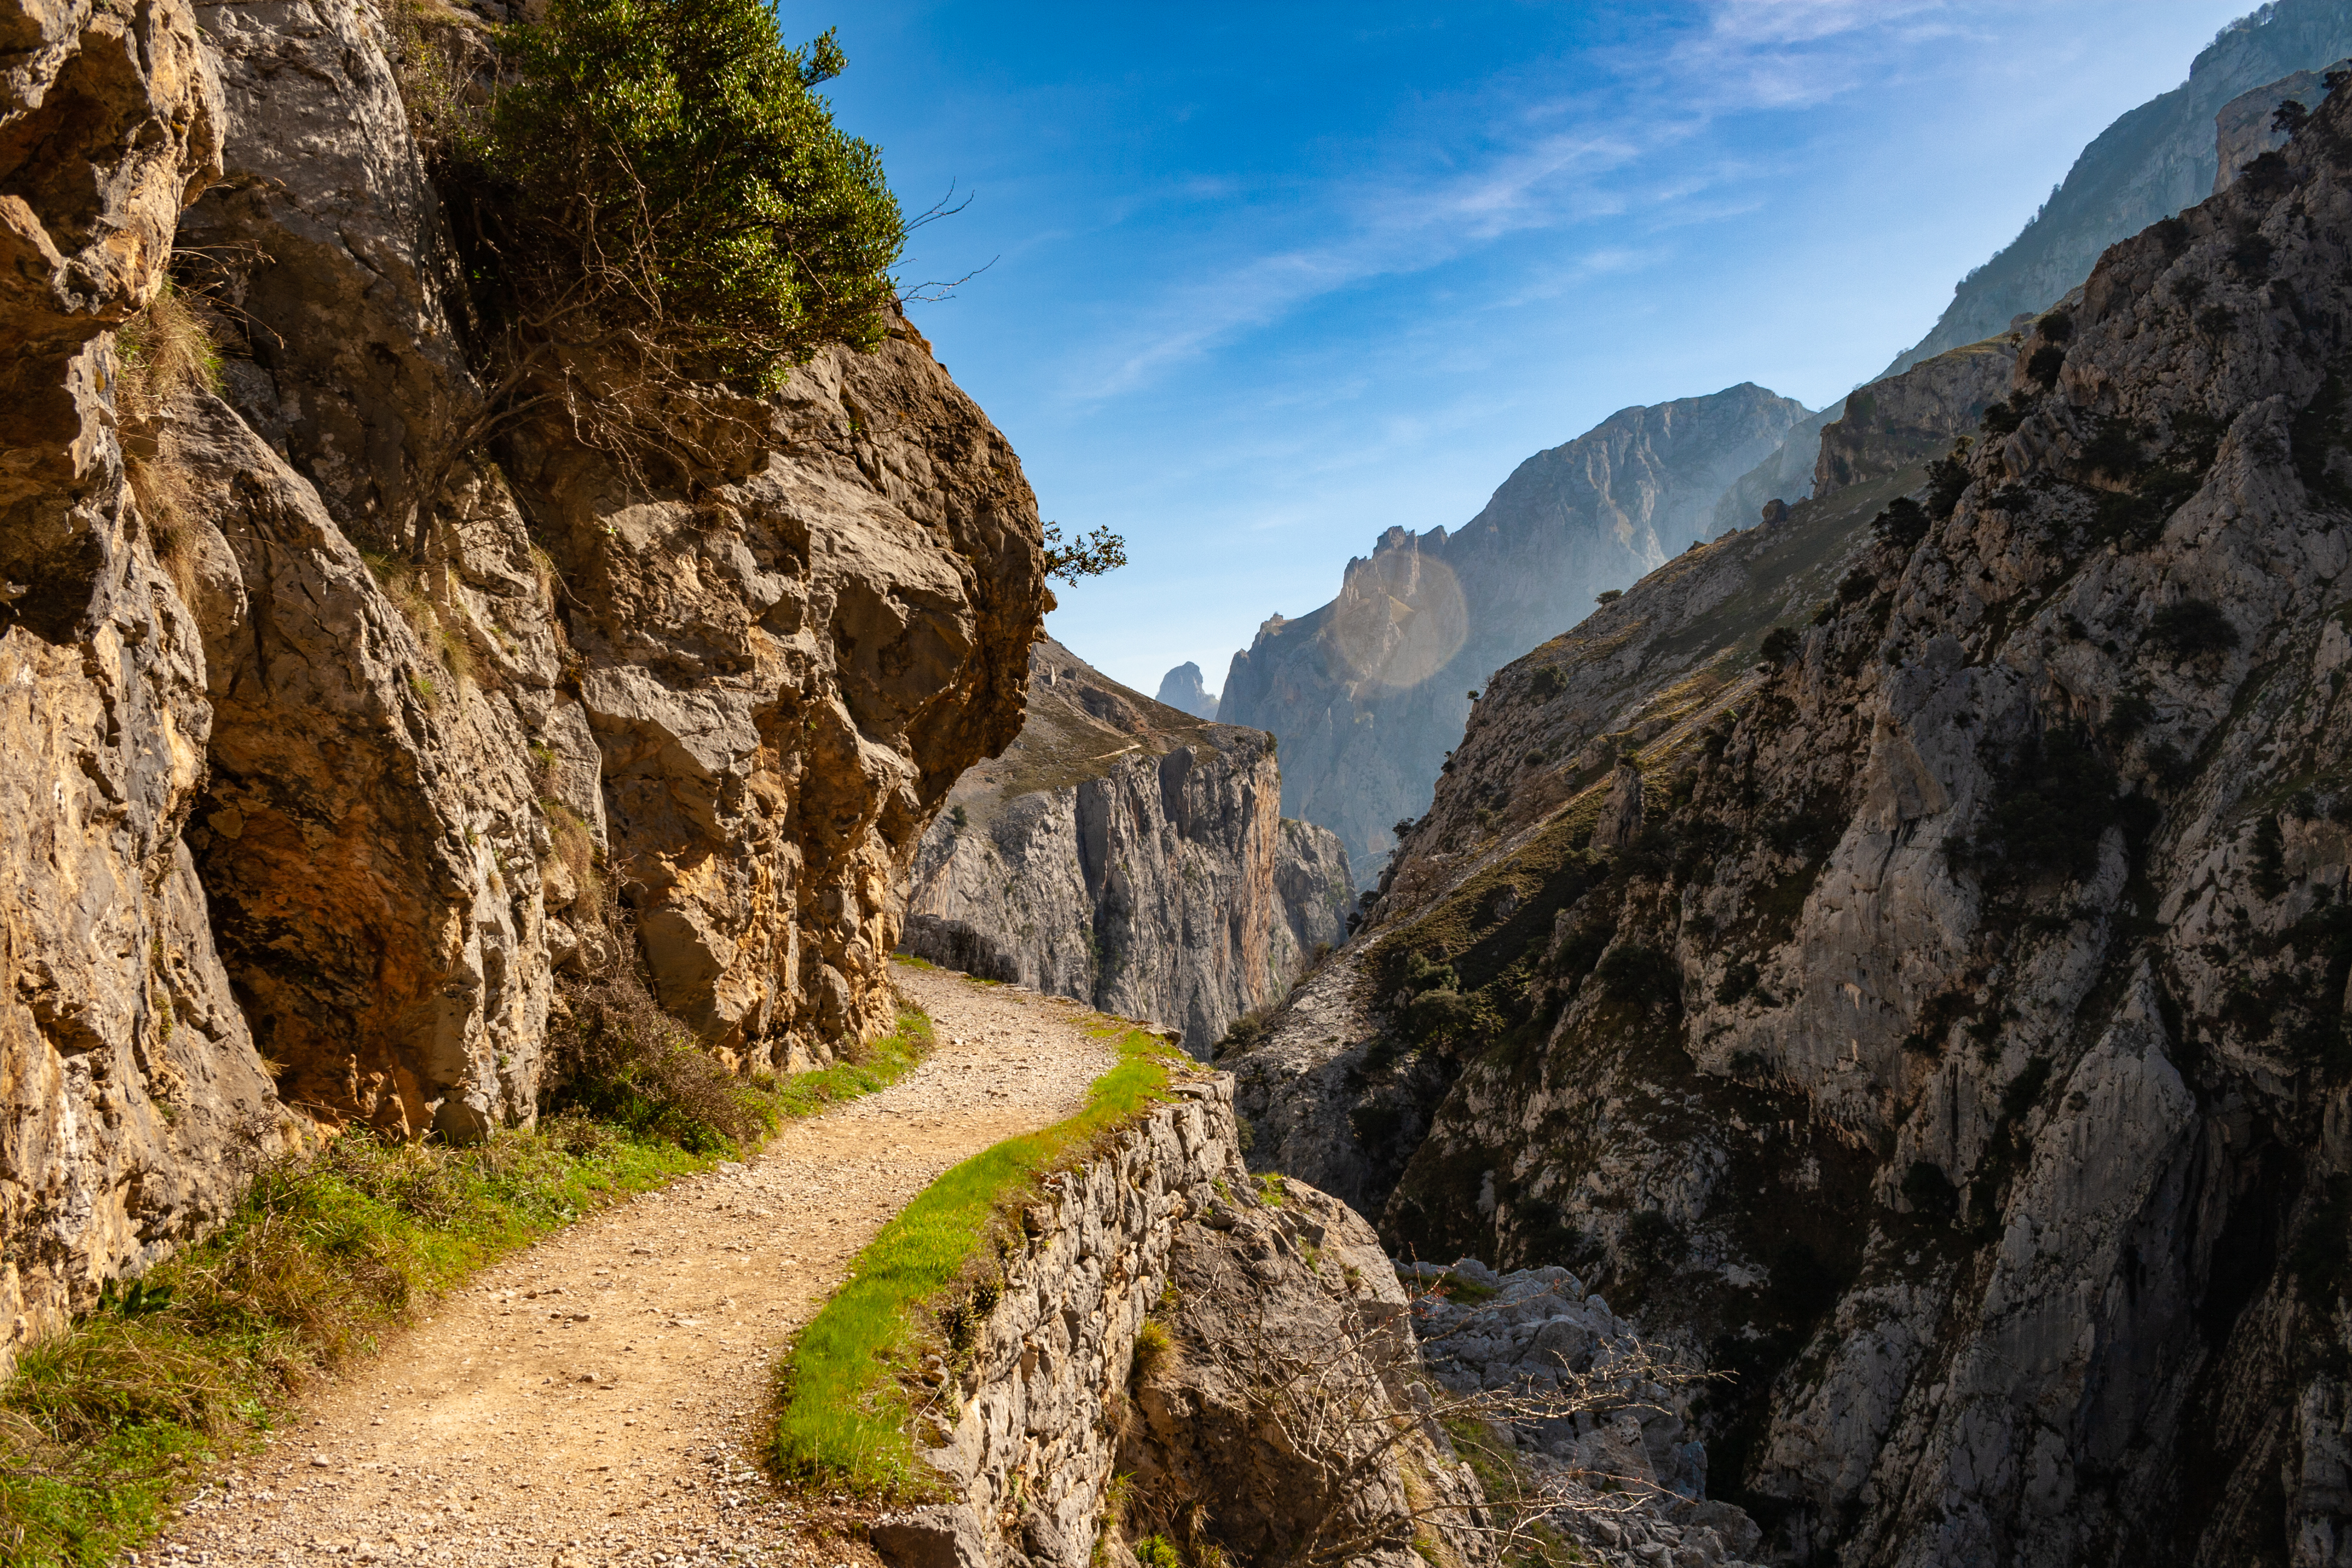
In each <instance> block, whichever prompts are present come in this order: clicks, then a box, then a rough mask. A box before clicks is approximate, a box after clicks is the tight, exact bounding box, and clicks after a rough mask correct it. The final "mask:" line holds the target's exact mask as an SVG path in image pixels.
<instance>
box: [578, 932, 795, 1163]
mask: <svg viewBox="0 0 2352 1568" xmlns="http://www.w3.org/2000/svg"><path fill="white" fill-rule="evenodd" d="M571 1002H572V1010H571V1016H569V1017H568V1018H566V1019H565V1020H563V1022H562V1024H561V1025H559V1026H555V1027H554V1028H551V1030H550V1031H549V1032H550V1035H551V1039H552V1040H553V1043H554V1044H555V1047H556V1051H557V1070H558V1072H559V1073H560V1074H561V1075H562V1076H561V1081H560V1083H559V1084H558V1086H557V1087H556V1088H555V1089H554V1090H553V1091H552V1093H551V1096H550V1097H549V1099H550V1104H551V1107H552V1108H553V1109H558V1110H579V1111H583V1112H585V1113H587V1114H589V1115H592V1116H595V1117H597V1118H600V1119H602V1120H604V1121H612V1122H615V1123H617V1124H619V1125H620V1126H623V1127H626V1128H629V1129H630V1130H631V1131H635V1132H637V1133H639V1134H641V1135H644V1136H648V1137H657V1138H662V1139H665V1140H667V1141H668V1142H675V1143H677V1145H678V1146H679V1147H680V1148H684V1149H688V1150H691V1151H693V1152H697V1153H709V1152H718V1151H720V1150H723V1149H726V1148H728V1147H730V1145H733V1144H736V1143H739V1142H744V1141H746V1140H748V1139H750V1138H751V1137H752V1136H753V1135H754V1134H756V1133H758V1132H759V1131H761V1117H760V1114H759V1111H758V1110H756V1109H755V1107H754V1105H753V1104H752V1103H751V1101H750V1100H748V1099H747V1097H746V1095H745V1093H744V1091H743V1090H742V1089H740V1088H739V1087H738V1085H737V1084H736V1082H735V1080H734V1079H733V1078H732V1077H731V1076H730V1074H729V1073H728V1071H727V1069H726V1068H722V1067H720V1066H719V1063H718V1062H717V1061H715V1060H714V1059H712V1058H711V1057H710V1055H709V1053H708V1052H706V1051H704V1050H703V1049H702V1048H701V1046H700V1044H699V1043H698V1041H697V1040H696V1039H695V1038H694V1037H693V1036H692V1035H691V1034H689V1033H688V1031H687V1030H686V1028H685V1027H684V1026H682V1025H680V1024H678V1023H677V1020H675V1019H673V1018H671V1017H670V1016H668V1015H667V1014H665V1013H664V1012H663V1011H662V1010H661V1009H660V1008H659V1007H658V1006H657V1005H655V1003H654V999H653V997H652V996H651V995H650V994H647V992H646V989H645V986H644V985H643V984H641V983H639V982H638V981H637V980H636V978H635V975H633V974H622V975H618V976H614V977H612V978H608V979H605V980H603V981H600V982H598V983H596V984H590V985H586V986H583V987H581V988H579V989H578V990H577V991H575V992H574V993H573V994H572V998H571Z"/></svg>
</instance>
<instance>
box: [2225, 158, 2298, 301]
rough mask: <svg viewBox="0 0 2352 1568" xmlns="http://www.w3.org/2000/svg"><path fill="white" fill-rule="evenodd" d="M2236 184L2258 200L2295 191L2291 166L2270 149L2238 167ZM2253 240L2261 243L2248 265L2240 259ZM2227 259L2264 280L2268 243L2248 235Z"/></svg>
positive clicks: (2266, 271) (2268, 260)
mask: <svg viewBox="0 0 2352 1568" xmlns="http://www.w3.org/2000/svg"><path fill="white" fill-rule="evenodd" d="M2238 184H2240V185H2242V186H2243V187H2244V188H2245V191H2246V194H2247V195H2251V196H2253V197H2255V198H2256V199H2258V200H2266V199H2268V198H2271V197H2273V196H2281V195H2285V194H2286V193H2287V192H2289V191H2291V190H2293V189H2294V164H2292V163H2288V162H2287V161H2286V155H2285V154H2284V153H2281V152H2280V151H2279V150H2278V149H2277V148H2275V147H2273V148H2272V149H2271V150H2270V151H2269V152H2267V153H2263V154H2261V155H2260V156H2258V157H2255V158H2252V159H2250V160H2248V161H2247V162H2246V163H2243V164H2242V165H2240V167H2239V169H2238ZM2252 240H2262V250H2261V251H2260V253H2259V257H2260V258H2259V260H2254V261H2252V262H2251V263H2250V262H2249V261H2246V260H2241V259H2240V257H2241V253H2242V252H2244V251H2246V250H2247V249H2248V242H2249V241H2252ZM2230 259H2231V261H2233V262H2237V263H2238V265H2239V268H2240V269H2241V270H2242V271H2243V272H2245V273H2246V275H2247V276H2249V277H2252V278H2262V277H2266V276H2268V274H2269V272H2270V261H2271V247H2270V242H2269V241H2268V240H2264V239H2263V238H2262V236H2260V235H2248V236H2247V237H2246V238H2245V239H2242V240H2240V241H2239V242H2238V246H2237V248H2236V249H2234V250H2232V251H2231V253H2230Z"/></svg>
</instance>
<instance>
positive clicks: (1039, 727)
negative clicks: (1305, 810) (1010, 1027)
mask: <svg viewBox="0 0 2352 1568" xmlns="http://www.w3.org/2000/svg"><path fill="white" fill-rule="evenodd" d="M1281 788H1282V784H1281V775H1280V772H1279V770H1278V769H1277V767H1276V763H1275V752H1274V742H1273V741H1272V739H1271V738H1270V737H1268V736H1266V735H1265V734H1263V733H1261V732H1259V731H1255V730H1244V729H1241V728H1238V727H1237V726H1234V725H1230V724H1210V723H1204V722H1202V721H1199V720H1196V719H1193V718H1192V717H1191V716H1190V715H1188V714H1183V713H1180V712H1178V711H1176V710H1174V709H1171V708H1169V707H1166V706H1164V705H1162V704H1160V703H1157V702H1153V701H1150V700H1148V699H1146V698H1145V697H1143V696H1142V695H1140V694H1139V693H1137V692H1134V691H1130V690H1129V689H1127V688H1125V687H1123V686H1120V685H1119V684H1118V682H1116V681H1114V680H1111V679H1108V677H1106V676H1104V675H1102V674H1101V673H1100V672H1099V671H1097V670H1096V669H1094V668H1090V667H1089V666H1087V664H1085V663H1083V662H1082V661H1080V660H1079V659H1077V658H1076V657H1074V656H1073V655H1072V654H1071V653H1070V651H1069V650H1068V649H1067V648H1065V647H1062V646H1061V645H1060V644H1059V643H1055V642H1050V641H1049V642H1041V643H1039V644H1038V645H1036V647H1035V648H1034V650H1033V651H1032V653H1031V656H1030V697H1029V715H1028V720H1027V722H1026V723H1025V724H1024V726H1023V729H1022V731H1021V735H1020V738H1019V739H1018V740H1016V741H1015V742H1013V745H1012V746H1011V747H1010V748H1009V749H1008V750H1006V751H1005V752H1004V754H1003V756H1002V757H1000V758H998V759H997V760H995V761H994V762H992V763H984V764H982V766H980V767H978V768H975V769H973V770H972V771H971V773H967V774H965V775H964V776H963V778H961V780H959V781H958V782H957V784H956V785H955V788H954V789H953V790H951V791H950V793H949V795H948V805H947V810H946V812H945V814H944V815H943V816H940V818H939V819H938V820H937V821H936V822H935V823H933V824H932V826H931V828H930V830H929V832H928V833H927V834H926V835H925V836H924V837H923V841H922V847H921V849H920V850H919V853H918V854H917V856H916V858H915V868H914V876H913V881H912V883H911V891H910V893H909V895H908V905H907V909H908V916H907V925H906V933H905V936H904V938H903V941H904V944H905V948H906V950H907V951H908V952H913V953H916V954H918V955H919V956H921V957H924V958H928V959H930V960H931V961H933V962H934V963H942V964H945V965H947V966H948V967H950V968H952V969H960V970H964V971H967V972H969V973H975V974H982V975H986V976H989V977H991V978H994V979H999V980H1011V981H1017V982H1019V983H1021V984H1024V985H1033V986H1034V987H1036V988H1037V989H1039V990H1041V991H1045V992H1049V993H1051V994H1055V995H1062V996H1075V997H1077V998H1079V999H1081V1000H1083V1001H1086V1002H1089V1003H1091V1004H1093V1005H1095V1006H1097V1007H1100V1008H1102V1009H1104V1010H1105V1011H1107V1012H1112V1013H1117V1014H1119V1015H1120V1016H1127V1017H1140V1018H1156V1019H1159V1020H1161V1021H1162V1022H1164V1023H1166V1024H1168V1025H1169V1026H1171V1027H1174V1028H1176V1029H1178V1030H1179V1031H1181V1034H1182V1036H1183V1038H1184V1043H1185V1045H1186V1046H1187V1047H1189V1048H1190V1049H1192V1051H1194V1052H1196V1053H1201V1054H1205V1053H1206V1052H1207V1050H1208V1048H1209V1047H1210V1046H1211V1045H1213V1044H1214V1043H1215V1042H1216V1040H1217V1039H1218V1038H1219V1037H1222V1036H1223V1034H1224V1033H1225V1031H1226V1029H1227V1028H1228V1027H1230V1026H1232V1024H1233V1022H1234V1019H1235V1018H1237V1017H1239V1016H1242V1015H1243V1014H1244V1013H1248V1012H1252V1011H1255V1010H1256V1009H1258V1008H1262V1007H1265V1006H1269V1005H1272V1004H1274V1003H1276V1002H1277V1001H1279V1000H1281V998H1282V996H1283V994H1285V993H1286V992H1287V991H1288V990H1289V988H1290V985H1291V983H1292V982H1293V981H1294V980H1296V979H1297V977H1298V975H1299V973H1301V972H1302V971H1303V970H1304V969H1305V968H1306V967H1307V964H1308V963H1310V962H1312V961H1313V959H1314V958H1315V956H1316V954H1317V952H1318V950H1328V949H1329V948H1331V947H1335V946H1337V945H1338V944H1339V942H1343V941H1345V940H1346V938H1347V934H1348V932H1347V915H1348V912H1349V908H1350V907H1351V906H1352V903H1353V900H1354V889H1353V887H1352V884H1351V883H1350V881H1349V877H1348V858H1347V852H1346V851H1345V850H1344V849H1342V848H1341V847H1339V840H1338V839H1337V838H1335V837H1333V836H1332V835H1331V834H1329V833H1328V832H1326V831H1324V830H1323V829H1321V828H1319V827H1314V826H1308V825H1307V824H1306V823H1302V822H1297V821H1289V820H1285V819H1284V818H1283V817H1282V816H1281V815H1280V811H1281Z"/></svg>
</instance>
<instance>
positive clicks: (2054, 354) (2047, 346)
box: [2025, 343, 2066, 386]
mask: <svg viewBox="0 0 2352 1568" xmlns="http://www.w3.org/2000/svg"><path fill="white" fill-rule="evenodd" d="M2065 363H2066V351H2065V350H2064V349H2063V348H2060V347H2059V346H2058V345H2057V344H2056V343H2043V344H2042V346H2041V347H2040V348H2038V349H2035V350H2034V351H2033V353H2032V354H2031V355H2029V356H2028V357H2027V359H2026V362H2025V377H2026V379H2027V380H2028V381H2032V382H2034V383H2037V384H2040V385H2042V386H2053V385H2055V384H2057V381H2058V372H2059V371H2060V370H2061V369H2062V368H2063V366H2064V365H2065Z"/></svg>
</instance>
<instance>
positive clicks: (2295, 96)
mask: <svg viewBox="0 0 2352 1568" xmlns="http://www.w3.org/2000/svg"><path fill="white" fill-rule="evenodd" d="M2347 66H2352V60H2337V61H2336V63H2335V64H2334V65H2331V66H2328V67H2326V68H2324V69H2317V70H2299V71H2292V72H2289V73H2288V74H2287V75H2285V76H2283V77H2281V78H2279V79H2278V80H2276V81H2273V82H2264V83H2263V85H2262V86H2260V87H2258V88H2255V89H2253V90H2252V91H2251V92H2242V93H2240V94H2239V95H2238V96H2237V97H2235V98H2233V99H2231V100H2230V101H2229V102H2227V103H2225V104H2223V105H2222V106H2221V110H2220V112H2219V113H2217V114H2215V115H2214V116H2213V132H2214V171H2213V195H2221V193H2222V192H2223V191H2226V190H2228V189H2229V188H2230V186H2231V183H2232V182H2234V181H2235V180H2236V179H2237V177H2238V173H2239V171H2240V170H2242V169H2243V168H2244V167H2245V166H2246V165H2247V164H2249V163H2252V162H2253V161H2254V160H2255V159H2256V158H2259V157H2261V156H2262V155H2263V153H2267V152H2269V151H2270V150H2271V149H2273V147H2282V146H2284V145H2285V144H2286V132H2284V131H2282V130H2279V129H2278V128H2277V126H2276V125H2275V123H2274V121H2275V119H2276V116H2277V114H2278V109H2279V105H2281V104H2282V103H2285V102H2288V101H2290V100H2292V101H2294V102H2296V103H2300V104H2302V105H2303V106H2304V107H2305V109H2309V108H2311V107H2312V106H2313V105H2314V104H2316V103H2317V102H2318V101H2319V100H2321V99H2323V98H2325V97H2326V96H2327V81H2326V77H2327V73H2328V72H2329V71H2336V70H2342V69H2344V68H2346V67H2347Z"/></svg>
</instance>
